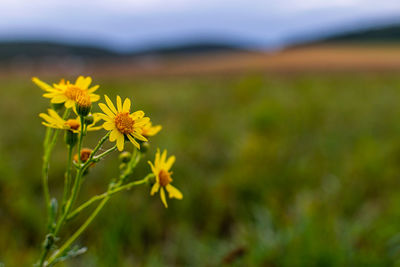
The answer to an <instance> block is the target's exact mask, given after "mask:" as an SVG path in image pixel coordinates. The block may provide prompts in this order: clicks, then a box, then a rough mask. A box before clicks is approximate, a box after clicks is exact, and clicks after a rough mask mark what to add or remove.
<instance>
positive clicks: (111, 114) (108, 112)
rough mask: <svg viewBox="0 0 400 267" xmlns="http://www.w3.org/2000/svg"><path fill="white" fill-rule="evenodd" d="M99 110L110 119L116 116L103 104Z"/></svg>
mask: <svg viewBox="0 0 400 267" xmlns="http://www.w3.org/2000/svg"><path fill="white" fill-rule="evenodd" d="M99 108H100V109H101V110H102V111H103V112H104V113H105V114H106V115H107V116H109V117H110V118H114V117H115V114H114V113H113V112H112V111H111V110H110V109H109V108H108V107H107V106H106V105H105V104H103V103H100V104H99Z"/></svg>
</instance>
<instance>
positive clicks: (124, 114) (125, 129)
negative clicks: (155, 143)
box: [98, 95, 150, 151]
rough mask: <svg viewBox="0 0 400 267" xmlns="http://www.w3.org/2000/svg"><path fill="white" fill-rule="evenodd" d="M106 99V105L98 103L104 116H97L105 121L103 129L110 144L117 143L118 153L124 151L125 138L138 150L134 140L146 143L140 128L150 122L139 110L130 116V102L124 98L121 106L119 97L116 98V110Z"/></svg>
mask: <svg viewBox="0 0 400 267" xmlns="http://www.w3.org/2000/svg"><path fill="white" fill-rule="evenodd" d="M104 98H105V99H106V102H107V105H105V104H103V103H100V104H99V107H100V108H101V110H102V111H103V112H104V113H105V114H100V113H99V114H98V115H99V116H100V118H102V119H103V120H105V123H104V124H103V128H104V129H105V130H107V131H111V133H110V142H114V141H117V147H118V150H119V151H122V150H124V143H125V137H127V138H128V139H129V141H131V143H132V144H133V145H134V146H136V147H137V148H138V149H140V145H139V143H138V142H137V141H136V140H135V139H134V138H136V139H138V140H141V141H147V139H146V138H145V137H144V136H143V135H142V127H143V125H145V124H146V123H148V122H149V121H150V119H149V118H148V117H144V112H143V111H141V110H139V111H136V112H133V113H132V114H130V109H131V101H130V100H129V99H128V98H126V99H125V101H124V104H123V105H122V101H121V97H120V96H117V108H115V106H114V104H113V103H112V102H111V100H110V99H109V98H108V96H106V95H105V96H104Z"/></svg>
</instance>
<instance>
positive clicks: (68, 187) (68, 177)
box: [61, 145, 74, 212]
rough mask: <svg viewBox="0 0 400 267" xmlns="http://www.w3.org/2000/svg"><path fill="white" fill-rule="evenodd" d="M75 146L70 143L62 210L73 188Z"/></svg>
mask: <svg viewBox="0 0 400 267" xmlns="http://www.w3.org/2000/svg"><path fill="white" fill-rule="evenodd" d="M73 149H74V147H73V146H71V145H68V161H67V172H66V173H65V183H64V194H63V201H62V206H61V207H62V212H64V208H65V204H66V203H67V200H68V194H69V192H70V190H71V172H72V151H73Z"/></svg>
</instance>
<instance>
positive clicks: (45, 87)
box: [32, 77, 53, 91]
mask: <svg viewBox="0 0 400 267" xmlns="http://www.w3.org/2000/svg"><path fill="white" fill-rule="evenodd" d="M32 82H34V83H35V84H36V85H37V86H39V88H40V89H42V90H44V91H49V90H51V89H53V88H52V87H51V86H50V85H48V84H47V83H45V82H43V81H41V80H39V78H37V77H33V78H32Z"/></svg>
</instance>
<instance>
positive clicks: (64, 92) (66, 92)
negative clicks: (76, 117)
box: [32, 76, 100, 108]
mask: <svg viewBox="0 0 400 267" xmlns="http://www.w3.org/2000/svg"><path fill="white" fill-rule="evenodd" d="M32 81H33V82H34V83H35V84H36V85H37V86H39V87H40V88H41V89H43V90H45V91H46V92H47V93H45V94H44V95H43V96H44V97H46V98H50V99H51V103H54V104H59V103H64V105H65V107H66V108H72V107H74V106H75V103H76V100H77V99H78V97H79V96H81V95H85V94H88V95H89V98H90V101H91V102H96V101H98V100H99V99H100V96H99V95H96V94H94V92H95V91H96V90H97V89H98V88H99V86H98V85H95V86H92V87H90V88H89V86H90V84H91V83H92V78H91V77H86V78H85V77H83V76H79V77H78V78H77V79H76V81H75V83H70V82H69V81H67V82H65V81H64V80H61V81H60V82H59V83H58V84H53V86H50V85H48V84H47V83H45V82H43V81H41V80H39V79H38V78H36V77H33V78H32Z"/></svg>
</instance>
